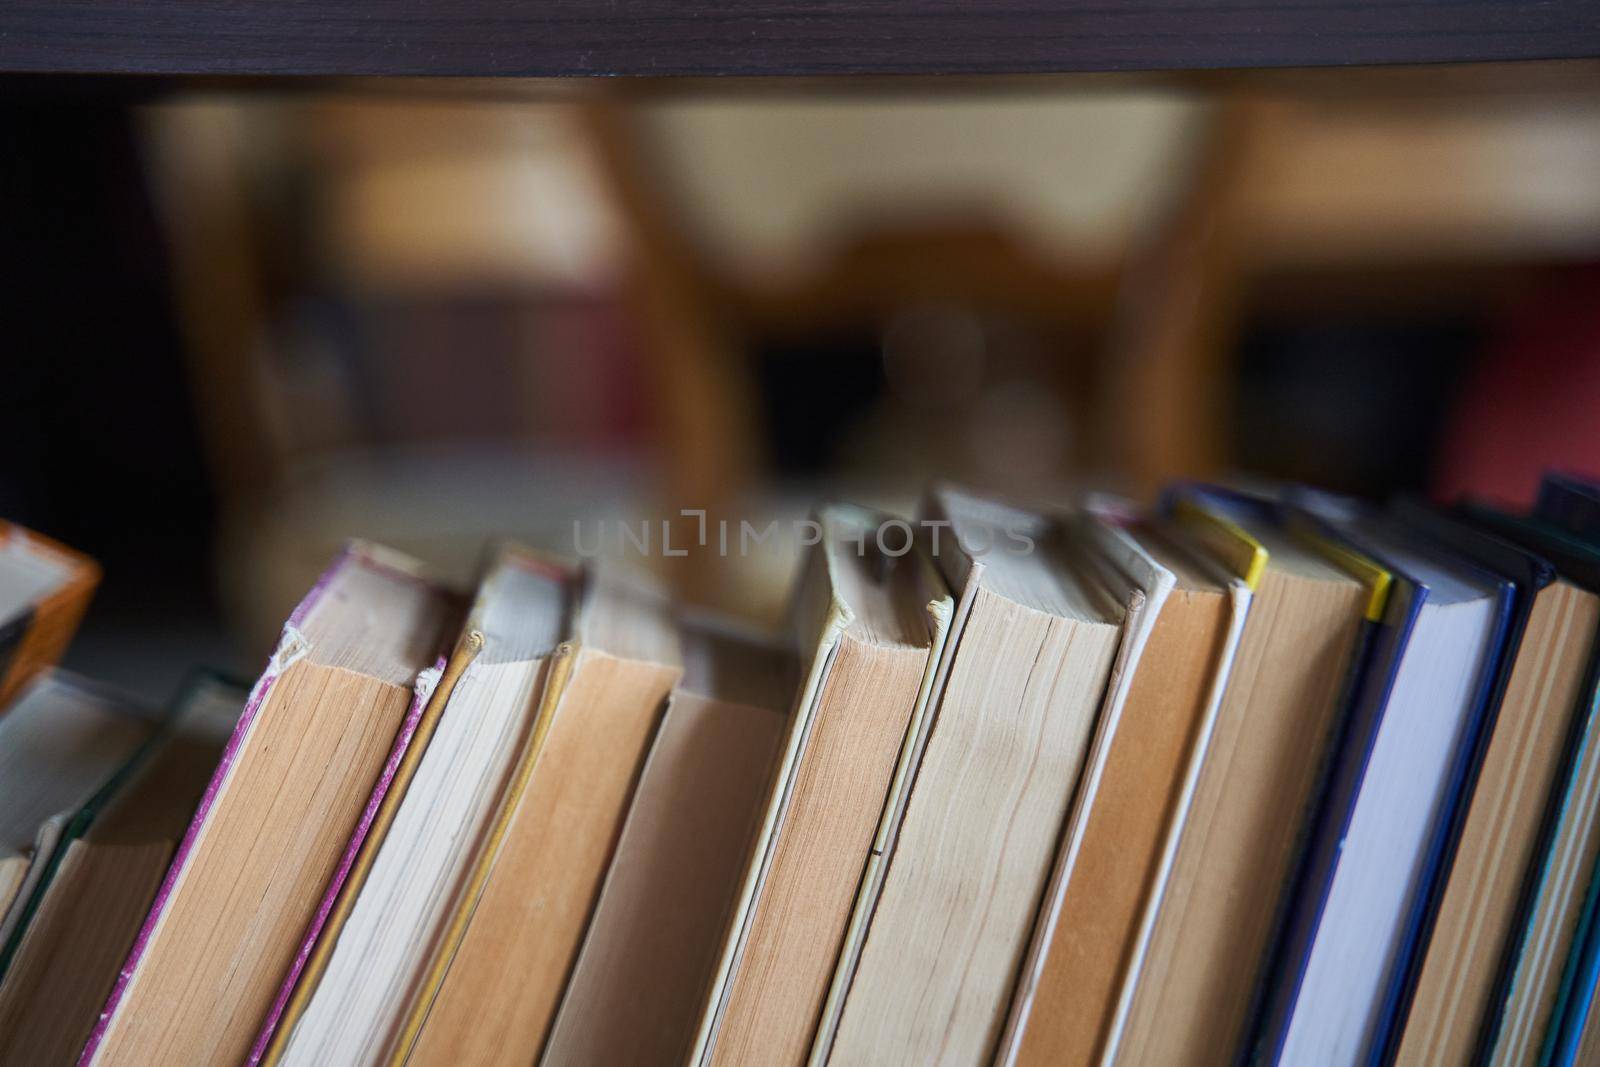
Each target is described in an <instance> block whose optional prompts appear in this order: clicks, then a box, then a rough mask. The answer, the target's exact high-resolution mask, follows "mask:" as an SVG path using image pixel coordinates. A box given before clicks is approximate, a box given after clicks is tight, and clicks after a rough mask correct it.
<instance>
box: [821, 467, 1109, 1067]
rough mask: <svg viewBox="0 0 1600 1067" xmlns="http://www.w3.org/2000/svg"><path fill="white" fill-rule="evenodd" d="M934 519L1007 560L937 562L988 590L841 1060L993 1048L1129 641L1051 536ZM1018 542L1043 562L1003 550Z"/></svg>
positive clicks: (970, 613)
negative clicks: (1005, 540)
mask: <svg viewBox="0 0 1600 1067" xmlns="http://www.w3.org/2000/svg"><path fill="white" fill-rule="evenodd" d="M935 506H936V508H937V511H938V512H942V513H943V515H944V516H946V517H948V518H949V519H950V520H951V521H952V523H953V532H954V533H955V534H956V536H957V537H958V538H959V540H960V542H961V543H962V544H964V545H974V544H978V543H983V544H987V545H990V546H995V549H994V551H993V552H991V553H990V554H988V555H986V556H984V558H983V560H982V562H981V564H980V563H979V562H977V561H975V560H974V559H973V558H971V556H970V555H968V554H967V553H963V552H959V551H957V550H949V551H948V552H944V553H941V562H942V563H943V564H944V565H945V567H946V574H947V577H948V578H949V579H950V580H951V584H952V585H956V584H961V585H963V586H966V585H976V591H975V592H973V591H971V590H966V591H965V592H969V593H970V594H971V597H972V600H971V604H970V607H969V608H968V609H967V610H966V618H965V624H964V627H963V629H962V630H961V632H960V634H959V636H958V637H957V638H955V639H954V640H953V641H952V642H950V643H949V644H947V646H946V647H947V653H946V654H947V656H951V655H953V657H954V659H953V662H952V666H951V668H950V672H949V675H948V678H947V681H946V683H945V687H944V691H943V693H942V694H941V695H940V697H939V698H938V706H937V711H936V713H935V714H936V717H935V719H934V722H933V727H932V731H931V733H930V735H929V737H928V741H927V745H926V748H925V751H924V755H923V759H922V762H921V766H920V768H919V769H918V771H917V776H916V781H915V784H914V785H913V787H912V793H911V797H910V801H909V803H908V804H907V806H906V810H905V815H904V820H903V823H902V825H901V830H900V833H899V836H898V839H897V840H896V843H895V846H894V851H893V854H892V856H891V858H890V861H889V868H888V873H887V875H886V877H885V879H884V885H883V890H882V893H881V895H880V897H879V900H878V903H877V907H876V910H875V913H874V915H873V918H872V921H871V923H870V925H869V927H868V930H867V935H866V941H865V944H864V946H863V948H862V950H861V954H860V958H859V961H858V962H857V964H856V968H855V974H854V977H853V979H852V980H851V982H850V988H849V990H848V992H847V993H846V996H845V1000H844V1007H843V1011H842V1013H841V1015H840V1019H839V1025H838V1030H837V1032H836V1034H835V1036H834V1040H833V1046H832V1049H831V1052H830V1060H831V1062H834V1063H841V1064H880V1063H882V1064H901V1063H903V1064H924V1063H963V1064H964V1063H971V1062H977V1061H979V1060H981V1059H984V1058H986V1057H988V1056H989V1055H991V1054H992V1053H993V1051H994V1049H995V1045H996V1043H997V1041H998V1039H999V1036H1000V1029H1001V1026H1002V1025H1003V1023H1004V1017H1005V1009H1006V1006H1007V1002H1008V998H1009V994H1010V992H1011V989H1012V986H1013V983H1014V979H1015V976H1016V972H1017V968H1018V966H1019V965H1020V963H1021V960H1022V957H1023V954H1024V952H1025V950H1026V947H1027V939H1028V933H1029V930H1030V929H1031V926H1032V922H1033V918H1034V916H1035V914H1036V910H1037V906H1038V903H1039V900H1040V897H1041V895H1042V893H1043V890H1044V886H1045V883H1046V881H1047V880H1048V877H1049V871H1050V864H1051V858H1052V853H1053V849H1054V845H1055V844H1056V842H1057V841H1058V839H1059V836H1060V831H1061V828H1062V824H1063V820H1064V818H1065V816H1066V812H1067V808H1068V806H1069V804H1070V800H1071V794H1072V791H1073V788H1074V786H1075V784H1076V782H1077V781H1078V778H1079V773H1080V771H1081V769H1082V766H1083V759H1084V754H1085V751H1086V749H1087V745H1088V740H1089V734H1090V731H1091V729H1092V726H1093V720H1094V716H1095V712H1096V711H1097V710H1098V708H1099V706H1100V703H1101V701H1102V699H1103V698H1104V696H1105V692H1106V683H1107V680H1108V676H1109V673H1110V669H1111V662H1112V659H1113V657H1114V655H1115V652H1116V647H1117V643H1118V641H1119V639H1120V632H1121V628H1120V621H1121V618H1120V616H1121V611H1120V609H1119V608H1118V607H1117V606H1116V605H1115V604H1114V603H1113V602H1111V601H1110V600H1109V598H1108V597H1106V595H1105V593H1104V592H1103V590H1099V589H1098V588H1094V583H1093V582H1088V581H1085V580H1084V578H1083V576H1082V575H1081V574H1079V573H1077V572H1076V571H1075V568H1074V567H1073V566H1072V565H1071V564H1070V562H1069V560H1068V558H1066V557H1065V556H1064V555H1063V549H1064V547H1065V546H1064V545H1063V544H1062V543H1061V542H1060V540H1059V536H1058V531H1057V530H1056V529H1055V528H1053V527H1052V526H1051V525H1050V524H1049V523H1047V522H1045V521H1044V520H1042V519H1040V518H1039V517H1038V516H1034V515H1031V514H1029V513H1027V512H1021V511H1017V510H1015V509H1008V508H1003V507H1001V506H999V505H994V504H991V503H989V502H986V501H980V500H976V499H974V498H971V497H966V496H964V495H962V494H955V493H949V492H946V493H941V494H939V495H938V496H937V498H936V503H935ZM979 524H982V525H983V526H986V527H988V529H987V530H980V528H979ZM1008 533H1010V534H1016V535H1019V536H1017V538H1016V539H1015V540H1014V541H1013V542H1012V543H1013V544H1015V545H1022V544H1028V543H1031V550H1030V551H1027V552H1020V551H1012V550H1009V549H1003V548H1000V547H998V546H999V545H1000V544H1001V541H1000V538H1002V537H1004V536H1005V535H1006V534H1008ZM952 557H953V558H952ZM964 595H965V594H964ZM1113 620H1114V621H1113Z"/></svg>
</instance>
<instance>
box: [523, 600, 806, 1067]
mask: <svg viewBox="0 0 1600 1067" xmlns="http://www.w3.org/2000/svg"><path fill="white" fill-rule="evenodd" d="M683 646H684V674H683V682H682V683H681V685H680V686H679V687H678V689H676V690H675V691H674V692H673V694H672V698H671V700H670V702H669V703H668V705H667V711H666V714H665V716H664V717H663V719H662V722H661V730H660V732H659V733H658V734H657V735H656V739H655V743H654V744H653V745H651V747H650V756H649V759H648V760H647V761H646V762H645V765H644V769H643V770H642V771H641V772H640V775H639V788H638V790H637V791H636V792H635V794H634V799H633V805H632V807H631V809H630V810H629V812H628V819H627V822H626V823H625V824H624V825H623V828H622V834H621V836H620V837H619V838H618V841H617V851H616V856H615V857H614V858H613V859H612V861H611V869H610V870H609V871H608V872H607V874H606V880H605V885H604V887H603V888H602V889H601V891H600V899H599V902H598V903H597V904H596V905H595V913H594V918H593V919H592V920H591V921H590V923H589V930H588V933H587V934H586V935H585V936H584V942H583V948H582V950H581V951H580V952H579V954H578V962H577V964H576V965H575V966H574V967H573V971H572V978H571V980H570V981H569V982H568V984H567V989H566V993H565V995H564V996H563V998H562V1001H561V1008H560V1011H559V1012H558V1013H557V1015H556V1021H555V1024H554V1025H553V1026H552V1027H551V1031H550V1040H549V1042H548V1043H547V1044H546V1046H545V1049H544V1054H543V1057H542V1062H544V1063H546V1064H551V1065H554V1064H583V1063H605V1064H617V1065H622V1064H640V1065H643V1064H663V1065H675V1064H680V1063H682V1062H684V1060H685V1059H686V1058H687V1057H688V1055H689V1051H690V1048H691V1046H692V1044H693V1042H694V1037H695V1030H696V1026H697V1024H698V1023H699V1020H700V1007H701V999H702V997H703V994H704V990H705V989H706V987H707V986H708V985H709V983H710V981H711V978H712V974H713V972H714V970H715V967H716V962H717V955H718V950H719V949H720V948H721V945H722V942H723V935H724V933H725V927H726V925H727V917H728V915H729V912H730V910H731V909H732V907H733V902H734V899H735V897H736V896H737V894H738V890H739V885H740V879H741V876H742V874H743V871H744V866H745V860H746V858H747V856H748V855H749V852H750V845H751V842H752V840H753V837H754V834H755V830H756V827H757V825H758V824H759V822H760V816H761V809H762V801H763V800H764V798H765V795H766V790H767V785H768V782H769V780H770V779H771V777H772V771H773V767H774V763H775V761H776V758H777V755H778V752H779V750H780V746H781V744H782V740H783V736H784V732H785V727H786V725H787V723H788V719H789V715H790V711H791V708H792V705H793V703H794V691H795V684H796V681H797V675H798V666H797V665H796V664H795V662H794V656H793V654H792V653H791V652H790V651H789V650H788V649H787V647H786V646H785V645H784V644H778V643H775V642H773V641H771V640H769V639H766V638H763V637H760V636H758V635H752V634H745V633H741V632H739V631H738V630H735V629H732V628H730V627H728V626H727V625H726V624H723V623H720V622H718V621H715V620H711V619H707V618H699V619H696V620H693V621H692V622H689V623H686V624H685V626H684V637H683Z"/></svg>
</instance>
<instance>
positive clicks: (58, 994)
mask: <svg viewBox="0 0 1600 1067" xmlns="http://www.w3.org/2000/svg"><path fill="white" fill-rule="evenodd" d="M244 700H245V692H244V690H243V689H240V688H239V687H237V686H234V685H232V684H230V683H228V682H225V681H223V680H221V679H219V678H216V677H214V676H210V675H205V676H200V677H198V678H197V679H196V680H195V681H194V682H192V683H191V684H190V685H188V686H187V687H186V689H185V691H184V693H183V695H182V696H181V697H180V699H179V701H178V703H177V706H176V708H175V710H174V711H173V714H172V716H171V718H170V719H169V720H168V721H167V722H165V723H163V724H162V725H161V727H160V729H159V731H158V733H157V734H156V736H155V737H154V738H153V739H152V741H151V742H150V744H149V745H148V746H146V748H144V749H142V750H141V756H140V757H137V758H136V762H135V764H134V765H133V766H132V767H130V769H129V770H128V772H127V773H126V774H125V775H123V776H121V777H120V778H118V779H114V780H113V786H112V788H111V790H110V792H109V795H108V797H107V799H106V801H105V803H104V805H103V807H102V808H101V809H100V810H99V811H98V812H97V813H96V814H95V815H94V817H93V818H92V820H91V821H89V823H88V825H87V827H86V828H85V829H84V831H83V833H82V835H81V836H79V837H77V838H76V839H75V840H72V841H71V842H70V843H68V844H67V845H66V846H65V848H64V849H62V850H61V858H60V863H59V865H58V867H57V869H56V872H55V876H54V877H53V878H51V879H50V880H49V882H48V883H47V885H46V886H45V887H42V890H43V891H42V892H41V893H40V894H39V902H38V904H37V907H36V909H35V911H34V914H33V917H32V919H31V921H29V922H28V923H27V924H26V926H25V927H24V928H23V929H22V930H21V931H20V932H19V936H18V937H16V938H15V939H14V940H13V943H12V945H10V946H8V948H9V949H10V953H9V961H5V960H0V964H3V963H5V962H9V964H10V965H9V966H7V967H5V968H4V970H3V974H4V979H3V981H0V1062H4V1063H35V1064H45V1063H71V1062H73V1061H74V1060H75V1059H76V1058H77V1056H78V1053H79V1052H80V1051H81V1050H82V1048H83V1045H84V1042H85V1041H86V1040H87V1039H88V1037H89V1032H90V1031H91V1030H92V1029H93V1028H94V1023H95V1016H96V1013H97V1012H98V1011H99V1010H100V1006H101V1005H102V1004H104V1003H105V999H106V995H107V994H108V993H109V992H110V991H111V986H112V983H113V982H114V981H115V980H116V977H117V967H118V966H119V965H120V964H121V963H122V961H123V959H124V958H125V957H126V956H127V954H128V948H129V946H131V945H132V944H133V939H134V936H135V935H136V934H137V933H138V932H139V924H140V922H141V921H142V920H143V919H144V916H145V913H146V912H147V911H148V910H149V907H150V902H151V900H152V899H153V898H154V897H155V893H156V889H157V887H158V886H159V885H160V884H161V878H162V876H163V875H164V874H165V873H166V871H167V865H168V864H169V863H170V861H171V859H172V854H173V852H174V850H175V849H176V848H177V846H178V841H179V840H180V839H181V838H182V837H183V831H184V828H185V827H187V826H188V825H189V819H190V816H191V815H192V814H193V813H194V808H195V805H196V804H197V803H198V802H199V800H200V794H201V793H202V792H203V791H204V789H205V786H206V782H207V781H208V780H209V779H210V777H211V771H212V770H213V769H214V768H215V767H216V763H217V757H218V756H219V755H220V754H221V752H222V746H223V744H224V743H225V742H226V741H227V738H228V736H229V735H230V734H231V733H232V732H233V728H234V725H235V724H236V723H237V721H238V718H239V712H240V710H241V709H242V708H243V707H244Z"/></svg>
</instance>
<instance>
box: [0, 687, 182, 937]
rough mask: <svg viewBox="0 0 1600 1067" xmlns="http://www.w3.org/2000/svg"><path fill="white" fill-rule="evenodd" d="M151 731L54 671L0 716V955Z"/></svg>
mask: <svg viewBox="0 0 1600 1067" xmlns="http://www.w3.org/2000/svg"><path fill="white" fill-rule="evenodd" d="M157 725H158V719H157V717H156V715H155V714H154V713H152V712H151V711H149V710H148V709H145V708H143V707H141V706H140V705H139V704H137V703H136V702H134V701H133V700H131V699H130V698H128V697H126V696H123V695H122V694H120V693H117V692H115V691H114V690H112V689H110V688H108V687H105V686H102V685H99V684H96V683H94V682H91V681H89V680H88V679H86V678H83V677H80V676H79V675H75V674H72V673H69V672H67V671H61V670H51V671H46V672H45V673H44V674H41V675H38V676H36V677H35V678H34V679H33V680H32V681H31V682H29V683H28V685H27V686H26V687H25V688H24V689H23V690H22V693H21V694H20V695H19V696H18V697H17V699H16V701H15V703H14V705H13V707H12V709H11V711H10V713H9V714H7V715H5V716H3V717H0V947H4V946H5V945H7V944H8V943H9V942H10V941H11V939H12V936H13V934H15V933H18V932H20V928H21V925H22V921H23V918H24V916H25V915H27V914H28V912H29V909H30V905H31V903H32V901H33V900H34V897H35V894H36V892H38V891H39V890H41V889H42V888H43V887H44V885H45V883H46V882H47V881H48V879H49V876H50V874H51V873H52V872H53V871H54V868H55V865H56V863H57V862H58V860H59V851H60V850H61V849H62V848H64V847H65V846H66V845H67V844H68V843H69V842H71V841H72V840H73V839H74V838H75V837H77V836H78V835H79V834H81V833H82V832H83V829H84V828H85V827H86V826H87V825H88V823H89V821H90V820H91V819H92V818H93V817H94V814H95V813H96V812H97V811H98V810H99V809H100V807H101V806H102V805H103V804H104V802H105V798H106V797H107V795H108V794H109V793H110V791H111V790H112V788H114V785H115V782H116V780H117V779H118V778H119V777H121V776H122V775H125V774H126V773H127V772H128V770H129V768H130V767H131V766H132V765H133V763H134V761H135V760H136V758H137V757H138V755H139V754H140V752H141V751H142V749H143V747H144V746H145V745H146V744H147V743H148V742H149V740H150V738H151V737H152V736H153V735H154V734H155V732H156V728H157Z"/></svg>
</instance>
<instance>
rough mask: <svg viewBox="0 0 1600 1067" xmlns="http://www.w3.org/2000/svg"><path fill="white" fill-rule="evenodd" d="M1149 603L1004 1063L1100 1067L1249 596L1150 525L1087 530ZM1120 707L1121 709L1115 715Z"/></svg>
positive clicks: (1044, 921) (1135, 610)
mask: <svg viewBox="0 0 1600 1067" xmlns="http://www.w3.org/2000/svg"><path fill="white" fill-rule="evenodd" d="M1085 533H1086V536H1087V537H1089V538H1091V539H1093V540H1095V541H1098V542H1099V543H1100V545H1101V547H1102V549H1103V551H1104V552H1105V554H1106V556H1107V557H1108V558H1110V559H1111V560H1113V561H1114V562H1115V563H1117V565H1118V566H1119V569H1120V570H1121V571H1122V572H1123V574H1124V575H1125V576H1126V579H1125V580H1127V581H1131V582H1132V583H1133V587H1134V589H1136V590H1137V591H1139V592H1140V593H1141V594H1142V596H1143V604H1142V605H1139V604H1134V605H1132V606H1131V607H1130V609H1129V612H1128V624H1127V625H1128V635H1127V637H1126V638H1125V639H1124V642H1123V651H1122V653H1121V654H1120V655H1121V659H1120V661H1119V664H1118V667H1117V669H1116V670H1115V671H1114V677H1116V678H1117V679H1118V683H1117V684H1118V685H1119V686H1120V687H1121V688H1122V689H1123V691H1124V695H1123V697H1122V699H1121V701H1120V716H1118V717H1117V719H1116V720H1115V721H1106V722H1103V723H1102V724H1101V726H1100V735H1101V737H1102V738H1103V741H1101V742H1100V743H1099V744H1097V745H1096V748H1095V755H1094V758H1093V761H1092V763H1091V766H1092V767H1097V768H1098V772H1097V773H1096V772H1095V771H1091V776H1090V783H1091V785H1090V786H1089V787H1088V788H1086V789H1085V792H1084V795H1083V797H1082V798H1081V799H1080V801H1079V805H1080V808H1082V809H1083V811H1084V815H1083V819H1082V829H1081V831H1080V834H1079V843H1078V845H1077V854H1076V856H1071V857H1069V855H1068V849H1069V848H1070V846H1071V841H1070V840H1069V841H1068V842H1065V843H1064V844H1063V848H1062V850H1061V853H1060V855H1059V856H1058V859H1057V873H1056V876H1055V883H1054V885H1053V886H1052V888H1051V891H1050V892H1049V893H1048V894H1047V896H1046V902H1047V903H1046V906H1045V907H1044V908H1041V909H1040V914H1039V926H1038V928H1037V929H1036V930H1035V933H1034V940H1033V945H1032V947H1031V948H1030V953H1029V958H1028V960H1027V961H1026V962H1025V964H1024V967H1023V972H1022V978H1021V980H1020V982H1019V983H1018V988H1017V992H1016V995H1015V997H1014V998H1013V1000H1012V1007H1011V1015H1010V1018H1009V1020H1008V1022H1007V1032H1006V1035H1005V1037H1004V1039H1003V1040H1002V1043H1001V1055H1000V1056H999V1057H998V1062H1000V1063H1003V1064H1045V1063H1051V1064H1054V1063H1091V1062H1094V1061H1095V1060H1097V1059H1098V1057H1099V1055H1100V1052H1101V1050H1102V1049H1103V1048H1104V1047H1105V1043H1106V1041H1107V1039H1108V1038H1109V1036H1110V1029H1111V1024H1112V1020H1113V1015H1114V1012H1115V1009H1116V1001H1117V995H1118V992H1119V991H1120V989H1121V985H1122V981H1123V979H1124V977H1125V975H1126V974H1127V973H1128V970H1129V967H1130V966H1131V963H1132V960H1133V957H1134V955H1135V952H1136V947H1137V943H1138V936H1139V931H1140V927H1141V920H1142V917H1143V915H1144V912H1145V907H1146V904H1147V902H1148V901H1150V900H1151V899H1152V897H1153V895H1154V894H1155V893H1156V892H1157V890H1158V886H1159V881H1160V876H1161V867H1162V863H1161V860H1162V856H1163V853H1164V851H1165V845H1166V842H1167V839H1168V836H1169V829H1170V828H1172V827H1173V826H1174V825H1175V824H1176V823H1178V822H1180V821H1181V818H1182V804H1183V799H1184V790H1183V786H1184V780H1185V775H1184V773H1183V772H1184V768H1185V766H1186V765H1187V764H1188V762H1189V760H1190V759H1191V754H1192V753H1193V752H1194V751H1195V749H1196V746H1197V745H1199V744H1200V743H1202V740H1203V738H1204V737H1205V736H1206V732H1207V731H1206V725H1207V722H1208V720H1209V719H1210V718H1212V717H1213V716H1214V714H1215V710H1216V708H1217V706H1218V704H1219V703H1220V701H1221V698H1222V691H1223V685H1224V683H1225V681H1226V666H1227V664H1228V663H1229V662H1230V661H1231V657H1232V650H1233V647H1234V646H1235V645H1236V644H1237V641H1238V636H1239V632H1240V629H1241V627H1242V624H1243V615H1244V612H1245V610H1246V607H1247V605H1248V603H1249V590H1248V588H1247V587H1246V586H1245V585H1244V583H1243V582H1242V581H1240V580H1238V579H1229V578H1228V577H1227V576H1226V575H1225V574H1223V573H1222V572H1221V571H1220V570H1218V569H1215V568H1213V567H1211V566H1208V565H1207V564H1206V563H1205V562H1204V561H1202V560H1200V559H1198V558H1196V557H1194V556H1192V555H1190V554H1189V553H1188V552H1186V551H1185V550H1184V549H1183V548H1182V547H1181V534H1177V533H1176V532H1175V531H1167V532H1165V533H1164V532H1163V531H1162V530H1161V529H1159V528H1158V527H1157V525H1156V524H1153V523H1148V522H1145V523H1133V524H1130V525H1128V526H1127V527H1126V528H1118V526H1117V525H1115V524H1114V523H1113V520H1112V519H1111V518H1109V517H1107V516H1105V515H1103V514H1102V515H1099V516H1094V517H1089V518H1087V519H1086V520H1085ZM1118 706H1119V703H1118V702H1115V701H1114V702H1113V703H1112V704H1111V707H1112V708H1113V709H1115V708H1117V707H1118Z"/></svg>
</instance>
